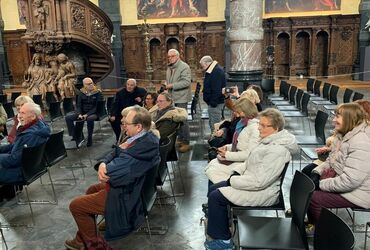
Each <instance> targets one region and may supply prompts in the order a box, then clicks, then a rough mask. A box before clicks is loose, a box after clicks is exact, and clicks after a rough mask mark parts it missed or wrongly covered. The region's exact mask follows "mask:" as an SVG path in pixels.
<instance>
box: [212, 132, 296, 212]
mask: <svg viewBox="0 0 370 250" xmlns="http://www.w3.org/2000/svg"><path fill="white" fill-rule="evenodd" d="M297 151H298V146H297V143H296V139H295V137H294V135H292V134H290V133H289V132H288V131H286V130H282V131H280V132H278V133H276V134H272V135H270V136H267V137H265V138H263V139H261V140H260V142H259V144H258V145H257V146H256V148H255V149H254V150H252V152H251V153H250V154H249V157H248V159H247V160H246V161H245V164H243V165H239V166H237V167H236V168H234V171H236V172H237V173H239V174H240V176H237V175H234V176H232V177H231V178H230V186H227V187H221V188H219V190H220V192H221V193H222V194H223V195H224V196H225V198H226V199H228V200H229V201H230V202H232V203H233V204H236V205H239V206H271V205H273V204H275V203H276V202H278V199H279V190H280V178H279V177H280V174H281V172H282V171H283V169H284V166H285V163H286V162H288V161H290V159H291V154H293V153H295V152H297Z"/></svg>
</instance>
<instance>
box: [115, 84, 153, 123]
mask: <svg viewBox="0 0 370 250" xmlns="http://www.w3.org/2000/svg"><path fill="white" fill-rule="evenodd" d="M145 95H146V90H145V89H143V88H140V87H136V88H135V89H134V91H133V92H128V91H127V90H126V88H123V89H121V90H119V91H118V92H117V93H116V97H115V99H114V103H113V107H112V113H111V114H112V116H115V117H121V111H122V109H124V108H127V107H130V106H134V105H136V104H137V105H140V106H142V103H143V102H142V101H143V100H144V96H145ZM137 97H140V98H141V99H142V101H141V102H137V101H135V98H137ZM116 119H117V118H116Z"/></svg>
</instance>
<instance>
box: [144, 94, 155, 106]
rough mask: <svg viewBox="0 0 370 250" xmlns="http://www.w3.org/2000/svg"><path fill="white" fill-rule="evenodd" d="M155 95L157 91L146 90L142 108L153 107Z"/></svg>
mask: <svg viewBox="0 0 370 250" xmlns="http://www.w3.org/2000/svg"><path fill="white" fill-rule="evenodd" d="M157 97H158V95H157V93H151V92H148V93H147V94H146V95H145V97H144V108H146V110H150V109H151V108H153V107H154V106H155V104H156V103H157Z"/></svg>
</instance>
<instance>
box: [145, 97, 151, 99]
mask: <svg viewBox="0 0 370 250" xmlns="http://www.w3.org/2000/svg"><path fill="white" fill-rule="evenodd" d="M152 99H153V98H151V97H146V98H145V100H152Z"/></svg>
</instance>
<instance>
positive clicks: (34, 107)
mask: <svg viewBox="0 0 370 250" xmlns="http://www.w3.org/2000/svg"><path fill="white" fill-rule="evenodd" d="M23 106H26V107H29V108H30V111H31V112H32V113H33V114H35V115H36V117H39V116H40V115H41V107H40V105H38V104H36V103H33V102H27V103H25V104H23Z"/></svg>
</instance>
